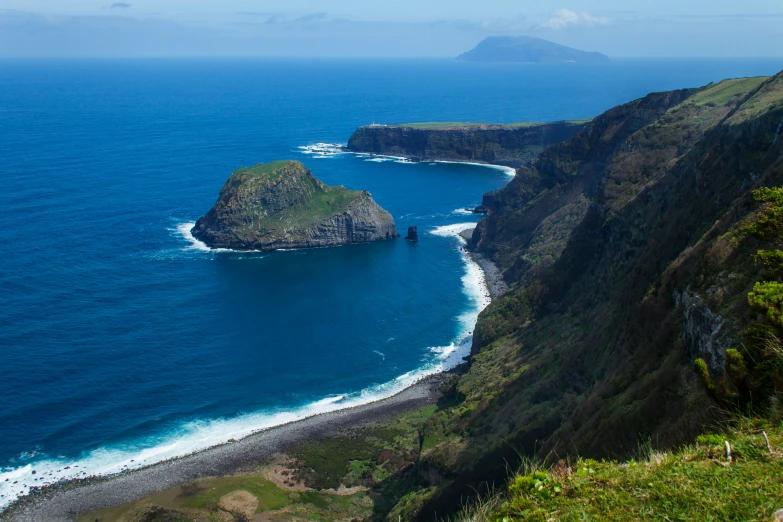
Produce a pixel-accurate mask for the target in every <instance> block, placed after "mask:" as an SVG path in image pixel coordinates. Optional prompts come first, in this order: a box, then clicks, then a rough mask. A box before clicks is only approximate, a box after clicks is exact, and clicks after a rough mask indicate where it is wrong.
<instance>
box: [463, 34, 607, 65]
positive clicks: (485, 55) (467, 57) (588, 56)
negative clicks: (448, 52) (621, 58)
mask: <svg viewBox="0 0 783 522" xmlns="http://www.w3.org/2000/svg"><path fill="white" fill-rule="evenodd" d="M457 60H458V61H461V62H527V63H605V62H608V61H609V57H608V56H606V55H604V54H601V53H596V52H586V51H580V50H579V49H574V48H572V47H566V46H565V45H560V44H556V43H554V42H550V41H548V40H543V39H541V38H534V37H532V36H490V37H489V38H485V39H484V40H482V41H481V42H480V43H479V44H478V45H477V46H476V47H475V48H473V49H472V50H470V51H468V52H466V53H463V54H461V55H459V56H458V57H457Z"/></svg>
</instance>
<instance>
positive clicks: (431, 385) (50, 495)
mask: <svg viewBox="0 0 783 522" xmlns="http://www.w3.org/2000/svg"><path fill="white" fill-rule="evenodd" d="M443 379H444V374H436V375H431V376H429V377H427V378H425V379H422V380H421V381H419V382H418V383H416V384H414V385H413V386H410V387H409V388H406V389H404V390H403V391H401V392H400V393H398V394H397V395H394V396H392V397H389V398H387V399H383V400H380V401H376V402H372V403H369V404H364V405H361V406H357V407H354V408H350V409H345V410H340V411H336V412H331V413H324V414H320V415H316V416H313V417H309V418H307V419H303V420H300V421H296V422H292V423H290V424H285V425H282V426H277V427H275V428H270V429H268V430H264V431H262V432H259V433H256V434H254V435H251V436H249V437H246V438H244V439H242V440H240V441H237V442H234V443H230V444H224V445H222V446H216V447H214V448H210V449H208V450H205V451H202V452H200V453H196V454H193V455H189V456H186V457H182V458H178V459H174V460H170V461H166V462H161V463H158V464H155V465H153V466H149V467H146V468H142V469H139V470H135V471H132V472H127V473H123V474H120V475H116V476H113V477H88V478H86V479H82V480H78V481H68V482H64V483H62V484H59V485H56V486H50V487H47V488H44V489H43V490H40V491H39V492H37V493H36V494H31V495H28V496H27V497H24V498H22V499H20V500H18V501H17V502H15V503H14V504H12V505H11V506H10V508H9V509H8V510H6V511H5V512H3V513H2V514H0V520H3V521H9V522H10V521H14V522H40V521H42V520H45V521H47V522H71V521H75V520H78V519H79V518H80V517H82V516H84V515H86V514H87V513H90V512H92V511H95V510H98V509H104V508H107V507H113V506H118V505H122V504H126V503H128V502H133V501H135V500H138V499H139V498H141V497H144V496H146V495H149V494H151V493H156V492H161V491H165V490H169V489H171V488H174V487H177V486H182V485H184V484H187V483H189V482H192V481H194V480H197V479H201V478H205V477H219V476H227V475H231V474H234V473H237V472H241V471H242V470H243V469H246V468H248V467H250V466H257V465H260V464H266V463H269V462H271V461H272V460H273V459H274V457H275V456H276V455H277V454H279V453H282V452H284V451H285V450H286V449H288V448H290V447H292V446H294V445H296V444H302V443H307V442H309V441H316V440H321V439H324V438H327V437H329V436H330V435H332V434H334V433H335V432H336V431H337V430H338V429H345V428H357V427H361V426H364V425H367V424H370V423H376V422H381V421H385V420H389V419H391V418H393V417H395V416H397V415H400V414H402V413H405V412H407V411H412V410H415V409H418V408H421V407H423V406H428V405H432V404H435V403H437V401H438V399H439V398H440V396H441V394H440V392H439V389H438V388H439V385H440V384H441V382H442V381H443Z"/></svg>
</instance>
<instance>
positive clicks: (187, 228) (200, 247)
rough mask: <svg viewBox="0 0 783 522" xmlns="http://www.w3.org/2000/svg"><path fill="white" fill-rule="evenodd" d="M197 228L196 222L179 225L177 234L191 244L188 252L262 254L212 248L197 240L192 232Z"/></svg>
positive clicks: (255, 251) (253, 251) (252, 251)
mask: <svg viewBox="0 0 783 522" xmlns="http://www.w3.org/2000/svg"><path fill="white" fill-rule="evenodd" d="M195 226H196V223H195V222H189V223H180V224H179V225H177V233H178V234H179V235H180V236H182V237H183V238H184V239H185V241H187V242H188V243H190V245H189V246H187V247H185V249H186V250H197V251H199V252H209V253H218V252H231V253H235V254H259V253H262V251H261V250H234V249H232V248H212V247H210V246H209V245H207V244H206V243H204V242H203V241H199V240H198V239H196V237H195V236H193V233H192V232H191V230H193V227H195ZM280 250H281V251H282V249H280Z"/></svg>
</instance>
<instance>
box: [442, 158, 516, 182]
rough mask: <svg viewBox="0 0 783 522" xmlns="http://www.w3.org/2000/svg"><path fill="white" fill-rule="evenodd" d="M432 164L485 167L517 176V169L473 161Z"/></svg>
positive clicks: (444, 161)
mask: <svg viewBox="0 0 783 522" xmlns="http://www.w3.org/2000/svg"><path fill="white" fill-rule="evenodd" d="M432 163H435V164H438V163H445V164H447V165H449V164H450V165H473V166H476V167H484V168H488V169H494V170H500V171H503V172H504V173H505V174H506V175H507V176H510V177H512V178H513V177H515V176H516V175H517V169H515V168H512V167H504V166H503V165H492V164H491V163H475V162H472V161H446V160H437V161H433V162H432Z"/></svg>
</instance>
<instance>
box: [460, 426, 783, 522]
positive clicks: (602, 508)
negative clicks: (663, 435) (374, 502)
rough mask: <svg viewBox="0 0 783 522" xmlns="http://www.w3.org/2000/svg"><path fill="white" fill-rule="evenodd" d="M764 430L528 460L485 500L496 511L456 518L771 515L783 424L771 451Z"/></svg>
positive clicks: (779, 479)
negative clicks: (598, 455) (564, 460)
mask: <svg viewBox="0 0 783 522" xmlns="http://www.w3.org/2000/svg"><path fill="white" fill-rule="evenodd" d="M761 431H762V430H761V429H760V428H759V427H753V426H752V425H749V424H746V426H745V427H744V428H742V429H736V430H731V431H729V432H728V433H724V434H711V435H708V436H702V437H700V438H699V439H698V441H697V443H696V444H695V445H692V446H688V447H685V448H682V449H680V450H678V451H675V452H672V453H658V452H653V451H648V452H647V454H648V456H647V457H646V458H644V459H642V460H641V461H630V462H625V463H618V462H606V461H604V462H596V461H594V460H579V461H577V462H576V463H574V464H573V467H572V468H566V466H565V465H564V464H560V465H559V466H554V467H553V468H551V469H549V470H548V471H545V470H543V469H541V468H540V467H537V466H529V467H528V468H527V470H526V471H525V472H523V473H521V474H520V475H518V476H517V477H516V478H515V479H514V480H513V481H512V482H511V484H510V486H509V488H508V491H507V492H506V493H505V494H500V495H499V496H494V497H492V498H489V499H485V500H484V504H483V506H486V505H491V506H492V509H491V510H487V509H485V508H484V507H483V506H479V507H475V508H471V509H468V510H465V512H463V513H462V514H461V515H460V516H458V517H457V518H456V519H455V520H462V521H468V520H470V521H473V522H481V521H486V522H489V521H491V522H517V521H523V520H524V521H542V522H544V521H550V520H552V521H577V520H579V521H581V520H602V521H625V520H661V521H668V520H671V521H674V520H700V521H723V520H772V518H771V517H772V514H773V513H774V512H775V511H777V510H778V509H781V508H783V425H780V426H777V427H775V428H770V427H767V428H766V431H767V434H768V436H769V441H770V445H771V448H772V451H771V452H770V451H769V450H768V448H767V445H766V441H765V440H764V437H763V435H762V433H761ZM724 441H729V443H730V444H731V447H732V460H731V461H727V460H726V456H725V447H724ZM501 504H502V505H501Z"/></svg>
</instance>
